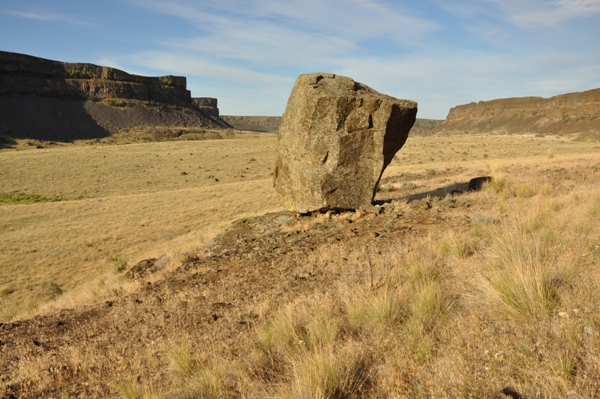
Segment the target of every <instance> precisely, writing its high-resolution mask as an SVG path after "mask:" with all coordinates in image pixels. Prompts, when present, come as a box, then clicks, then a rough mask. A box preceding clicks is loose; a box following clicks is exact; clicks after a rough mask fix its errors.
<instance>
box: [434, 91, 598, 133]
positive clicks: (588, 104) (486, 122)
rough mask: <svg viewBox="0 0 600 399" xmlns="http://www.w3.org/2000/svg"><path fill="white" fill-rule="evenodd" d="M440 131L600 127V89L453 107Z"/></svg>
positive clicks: (544, 130)
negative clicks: (548, 96)
mask: <svg viewBox="0 0 600 399" xmlns="http://www.w3.org/2000/svg"><path fill="white" fill-rule="evenodd" d="M438 130H439V131H461V132H464V131H470V132H491V131H504V132H509V133H528V132H529V133H533V132H541V133H552V132H557V133H569V132H586V131H599V130H600V89H593V90H588V91H584V92H578V93H567V94H560V95H557V96H554V97H550V98H542V97H521V98H503V99H497V100H490V101H479V102H478V103H474V102H473V103H470V104H464V105H458V106H456V107H454V108H452V109H451V110H450V112H449V113H448V117H447V118H446V121H445V122H444V123H442V124H441V125H440V126H438Z"/></svg>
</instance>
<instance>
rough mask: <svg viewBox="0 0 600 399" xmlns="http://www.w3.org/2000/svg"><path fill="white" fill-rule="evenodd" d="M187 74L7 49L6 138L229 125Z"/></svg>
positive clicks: (2, 70) (2, 65)
mask: <svg viewBox="0 0 600 399" xmlns="http://www.w3.org/2000/svg"><path fill="white" fill-rule="evenodd" d="M186 84H187V82H186V78H185V77H183V76H171V75H169V76H159V77H146V76H139V75H133V74H129V73H127V72H124V71H121V70H119V69H115V68H111V67H106V66H98V65H94V64H88V63H69V62H59V61H53V60H47V59H43V58H38V57H32V56H29V55H25V54H17V53H10V52H5V51H0V135H4V136H9V137H14V138H34V139H46V140H74V139H84V138H98V137H104V136H107V135H109V134H111V133H114V132H115V131H119V130H122V129H127V128H135V127H138V126H178V127H204V128H219V127H230V126H229V125H228V124H227V123H226V122H225V121H223V120H222V119H220V118H219V111H218V108H217V100H216V99H214V98H192V96H191V93H190V91H189V90H187V88H186Z"/></svg>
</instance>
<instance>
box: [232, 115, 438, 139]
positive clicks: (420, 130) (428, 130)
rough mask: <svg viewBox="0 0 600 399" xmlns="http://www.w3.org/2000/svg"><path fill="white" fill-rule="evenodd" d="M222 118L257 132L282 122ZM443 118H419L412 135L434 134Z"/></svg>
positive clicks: (265, 118)
mask: <svg viewBox="0 0 600 399" xmlns="http://www.w3.org/2000/svg"><path fill="white" fill-rule="evenodd" d="M221 118H223V120H224V121H225V122H227V123H229V124H230V125H231V126H233V127H234V128H236V129H239V130H252V131H257V132H276V131H277V130H278V129H279V123H280V122H281V117H280V116H231V115H221ZM442 122H443V120H437V119H419V118H417V120H416V122H415V124H414V126H413V128H412V129H411V131H410V134H412V135H427V134H432V133H433V132H434V130H435V129H436V127H437V126H438V125H439V124H440V123H442Z"/></svg>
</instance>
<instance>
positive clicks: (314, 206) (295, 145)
mask: <svg viewBox="0 0 600 399" xmlns="http://www.w3.org/2000/svg"><path fill="white" fill-rule="evenodd" d="M416 114H417V103H416V102H414V101H410V100H399V99H397V98H394V97H391V96H388V95H385V94H381V93H379V92H377V91H375V90H373V89H372V88H370V87H368V86H366V85H364V84H362V83H358V82H355V81H354V80H353V79H351V78H349V77H345V76H339V75H334V74H327V73H311V74H304V75H300V76H299V77H298V79H297V80H296V83H295V85H294V87H293V89H292V92H291V94H290V97H289V99H288V103H287V106H286V110H285V112H284V114H283V117H282V120H281V125H280V127H279V154H278V157H277V161H276V165H275V172H274V187H275V190H276V191H277V193H278V195H279V199H280V201H281V203H282V204H283V205H284V206H285V207H286V208H287V209H289V210H291V211H295V212H300V213H306V212H311V211H316V210H325V209H355V208H358V207H360V206H363V205H367V204H370V203H371V202H372V200H373V198H374V196H375V192H376V189H377V184H378V183H379V179H380V178H381V175H382V174H383V171H384V170H385V168H386V167H387V166H388V165H389V164H390V162H391V161H392V159H393V157H394V155H395V154H396V152H397V151H398V150H399V149H400V148H402V146H403V145H404V143H405V142H406V139H407V137H408V133H409V131H410V129H411V127H412V125H413V123H414V122H415V119H416Z"/></svg>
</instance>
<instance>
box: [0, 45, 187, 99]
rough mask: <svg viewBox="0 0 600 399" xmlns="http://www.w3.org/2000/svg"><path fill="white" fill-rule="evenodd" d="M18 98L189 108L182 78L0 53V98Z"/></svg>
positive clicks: (184, 80) (184, 81) (184, 79)
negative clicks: (127, 101) (123, 101)
mask: <svg viewBox="0 0 600 399" xmlns="http://www.w3.org/2000/svg"><path fill="white" fill-rule="evenodd" d="M17 94H19V95H30V94H34V95H38V96H45V97H63V98H64V97H67V98H69V97H71V98H84V99H88V100H92V99H97V100H100V99H109V98H121V99H133V100H142V101H159V102H167V103H172V104H182V105H192V98H191V94H190V91H189V90H187V89H186V78H185V77H182V76H160V77H145V76H138V75H131V74H128V73H127V72H123V71H121V70H118V69H115V68H110V67H103V66H97V65H93V64H82V63H68V62H58V61H52V60H47V59H43V58H37V57H32V56H29V55H24V54H17V53H9V52H5V51H0V95H17Z"/></svg>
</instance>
